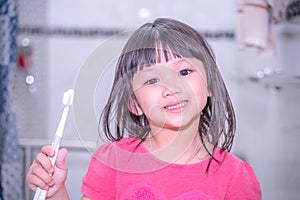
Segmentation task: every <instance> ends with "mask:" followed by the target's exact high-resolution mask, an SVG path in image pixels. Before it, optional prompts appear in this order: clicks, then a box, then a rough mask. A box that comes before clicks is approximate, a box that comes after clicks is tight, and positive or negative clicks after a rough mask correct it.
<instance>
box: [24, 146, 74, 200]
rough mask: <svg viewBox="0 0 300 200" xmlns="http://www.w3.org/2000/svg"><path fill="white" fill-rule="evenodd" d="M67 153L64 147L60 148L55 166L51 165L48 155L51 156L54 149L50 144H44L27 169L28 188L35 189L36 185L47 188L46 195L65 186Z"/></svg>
mask: <svg viewBox="0 0 300 200" xmlns="http://www.w3.org/2000/svg"><path fill="white" fill-rule="evenodd" d="M67 153H68V151H67V150H66V149H60V150H59V151H58V153H57V157H56V162H55V166H52V164H51V161H50V159H49V158H48V156H49V157H53V156H54V155H55V151H54V149H53V148H52V147H51V146H44V147H43V148H42V151H41V153H39V154H38V155H37V156H36V158H35V160H34V161H33V163H32V164H31V166H30V168H29V170H28V173H27V176H26V182H27V184H28V186H29V188H30V189H31V190H33V191H36V189H37V187H39V188H41V189H43V190H47V191H48V192H47V197H52V196H55V194H59V193H61V191H59V190H60V189H62V188H65V185H64V184H65V181H66V178H67V172H68V165H67V163H66V162H65V158H66V156H67Z"/></svg>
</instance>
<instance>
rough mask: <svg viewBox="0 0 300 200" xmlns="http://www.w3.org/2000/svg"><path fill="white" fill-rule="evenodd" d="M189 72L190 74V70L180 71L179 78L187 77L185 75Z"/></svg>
mask: <svg viewBox="0 0 300 200" xmlns="http://www.w3.org/2000/svg"><path fill="white" fill-rule="evenodd" d="M191 72H192V70H190V69H183V70H180V72H179V75H180V76H187V75H189V74H190V73H191Z"/></svg>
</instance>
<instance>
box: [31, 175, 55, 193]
mask: <svg viewBox="0 0 300 200" xmlns="http://www.w3.org/2000/svg"><path fill="white" fill-rule="evenodd" d="M28 182H30V184H28V186H29V188H30V189H31V190H33V191H36V189H37V188H38V187H39V188H41V189H43V190H48V189H49V188H50V187H51V186H49V185H48V184H47V183H45V182H44V181H43V180H42V179H40V178H39V177H37V176H33V175H31V176H29V177H28Z"/></svg>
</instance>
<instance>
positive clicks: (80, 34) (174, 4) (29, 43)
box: [0, 0, 300, 200]
mask: <svg viewBox="0 0 300 200" xmlns="http://www.w3.org/2000/svg"><path fill="white" fill-rule="evenodd" d="M248 2H250V3H251V1H248ZM257 2H259V1H256V3H257ZM273 2H277V4H276V3H272V1H261V2H260V3H261V4H260V5H252V4H249V5H250V6H249V5H248V6H245V5H244V4H243V3H245V2H243V1H237V0H227V1H217V0H211V1H199V0H190V1H180V0H172V1H171V0H165V1H160V2H159V1H145V0H130V1H121V0H102V1H98V0H90V1H84V0H73V1H70V0H51V1H47V0H30V1H26V0H8V1H0V6H1V9H0V10H1V11H0V12H1V15H0V16H1V18H0V19H1V24H0V26H1V33H2V34H1V37H2V38H1V44H2V46H1V45H0V46H1V51H2V57H1V65H3V66H4V67H3V66H1V101H3V102H4V103H3V102H1V103H2V104H3V105H4V107H5V108H7V109H2V110H1V129H2V130H1V135H2V136H1V137H6V136H7V137H12V138H13V139H11V140H5V139H3V138H2V141H1V145H2V146H1V151H0V153H1V154H2V155H1V171H2V173H1V174H2V175H1V176H0V178H1V194H2V197H3V199H22V198H23V197H24V199H25V200H27V199H32V195H33V194H32V192H30V191H29V189H28V188H27V186H26V185H25V183H24V181H25V177H24V176H25V174H26V171H27V169H28V167H29V165H30V164H31V162H32V159H33V158H34V157H35V156H36V154H37V153H38V152H39V150H40V148H41V146H43V145H45V144H49V143H50V142H51V139H52V138H53V136H54V133H55V131H56V128H57V125H58V122H59V118H60V116H61V113H62V109H63V105H62V103H61V99H62V96H63V93H64V91H65V90H67V89H69V88H73V87H74V86H75V84H76V80H77V77H78V74H79V72H80V70H81V68H82V65H83V63H84V62H85V60H86V59H87V58H88V57H89V55H90V54H91V53H92V52H93V51H94V50H95V49H96V48H97V47H99V45H100V46H101V44H103V43H104V42H105V41H107V39H109V38H111V37H112V36H113V35H115V34H117V33H120V32H122V31H127V30H133V29H135V28H137V27H139V26H140V25H142V24H143V23H144V22H148V21H151V20H152V19H155V18H157V17H171V18H175V19H178V20H181V21H183V22H185V23H187V24H189V25H191V26H193V27H194V28H195V29H197V30H198V31H199V32H201V33H202V34H203V35H204V36H205V37H206V38H207V40H208V42H209V43H210V44H211V46H212V48H213V50H214V52H215V55H216V58H217V63H218V66H219V68H220V70H221V73H222V75H223V78H224V80H225V82H226V84H227V87H228V90H229V93H230V95H231V98H232V101H233V104H234V107H235V111H236V115H237V133H236V138H235V143H234V147H233V149H232V153H233V154H235V155H237V156H239V157H240V158H242V159H244V160H246V161H247V162H249V163H250V164H251V166H252V167H253V169H254V171H255V173H256V175H257V178H258V179H259V182H260V184H261V188H262V192H263V199H266V200H282V199H285V200H296V199H299V196H300V173H299V172H298V171H299V169H300V156H299V154H298V149H299V141H300V123H299V119H300V104H299V102H300V56H299V55H300V54H299V52H300V17H299V7H300V6H299V1H295V0H290V1H282V2H281V1H273ZM280 3H281V4H280ZM279 4H280V5H279ZM12 14H13V16H14V17H12ZM7 16H8V19H9V20H7V18H5V17H7ZM11 24H13V25H14V26H15V27H12V25H11ZM6 30H13V32H12V36H13V37H8V35H10V36H11V32H10V33H8V34H7V33H6V34H4V31H6ZM5 37H8V38H9V39H6V38H5ZM9 40H12V41H13V42H12V43H11V45H10V48H12V49H13V50H9V51H8V50H7V49H5V48H4V45H3V43H2V42H3V41H4V42H7V41H9ZM113 40H114V41H116V42H117V43H118V44H123V43H124V42H125V40H126V37H122V36H120V37H119V38H118V37H116V38H114V39H113ZM5 51H7V52H8V54H12V56H8V57H9V58H10V59H8V60H9V61H7V62H6V60H5V59H4V57H5V55H6V54H5V55H4V56H3V54H4V53H5ZM6 57H7V56H6ZM13 59H15V61H13ZM7 63H10V64H12V65H13V66H10V67H8V68H5V66H6V65H5V64H7ZM7 66H9V65H7ZM7 66H6V67H7ZM112 68H113V64H112ZM4 69H10V70H4ZM112 70H113V69H108V70H106V73H105V74H106V78H101V80H99V81H98V83H97V84H98V85H97V87H96V88H94V89H95V98H94V105H93V106H94V115H95V116H94V117H95V118H96V119H97V116H98V115H99V112H100V110H101V106H103V104H104V102H105V100H106V96H107V95H106V94H107V92H108V90H109V89H110V81H111V77H112V75H111V74H112V73H113V72H112ZM7 75H8V77H9V78H6V77H7ZM100 86H101V87H100ZM7 94H9V95H7ZM87 104H88V103H87ZM79 115H80V114H79ZM2 116H6V118H5V117H4V118H3V117H2ZM7 116H14V117H13V118H9V117H7ZM75 118H76V116H75V115H74V112H73V109H71V113H70V115H69V117H68V120H67V124H66V128H65V132H64V136H63V142H62V145H63V146H64V147H67V148H68V149H69V155H68V157H67V159H68V160H67V161H68V163H69V175H68V179H67V187H68V190H69V193H70V197H71V199H79V198H80V196H81V194H80V186H81V179H82V176H83V175H84V174H85V172H86V170H87V166H88V163H89V159H90V156H91V154H90V151H89V150H88V146H89V145H91V146H93V145H96V142H95V141H96V140H97V134H98V133H97V127H94V125H95V124H94V123H90V124H88V123H89V121H93V120H94V119H86V121H85V122H86V123H87V124H86V125H87V126H93V127H94V128H92V129H91V130H95V131H90V130H87V132H86V133H85V132H84V133H83V132H82V131H81V130H80V131H78V125H77V124H76V119H75ZM8 119H11V120H10V121H9V120H8ZM7 124H9V125H7ZM96 125H97V124H96ZM12 130H13V131H12ZM9 135H10V136H9ZM9 142H10V143H9ZM10 144H12V145H10ZM7 146H10V147H13V149H10V148H9V147H7ZM7 149H10V150H7ZM7 151H8V152H7ZM3 155H5V156H6V157H12V156H15V157H14V158H15V159H11V160H9V159H4V158H3V157H5V156H3ZM16 163H17V164H16ZM3 166H4V167H3ZM11 166H14V167H13V168H12V167H11ZM5 170H7V171H5ZM13 170H15V171H17V172H18V173H20V176H16V175H14V174H15V173H14V171H13ZM6 172H9V173H6ZM3 174H4V175H3ZM7 176H8V177H7ZM9 184H10V185H9ZM103 184H104V183H103ZM5 197H6V198H5Z"/></svg>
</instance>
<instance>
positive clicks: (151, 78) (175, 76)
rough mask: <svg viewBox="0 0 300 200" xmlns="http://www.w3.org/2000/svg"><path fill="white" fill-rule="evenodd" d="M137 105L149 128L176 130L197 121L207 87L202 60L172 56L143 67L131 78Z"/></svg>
mask: <svg viewBox="0 0 300 200" xmlns="http://www.w3.org/2000/svg"><path fill="white" fill-rule="evenodd" d="M132 86H133V92H134V95H135V96H136V100H137V102H136V107H137V109H133V108H132V107H130V106H129V109H130V110H131V111H132V112H133V113H134V114H136V115H138V116H139V115H143V114H145V116H146V117H147V120H148V122H149V124H150V126H151V128H153V127H154V126H155V127H158V128H168V129H172V130H178V129H181V128H184V127H185V126H190V125H192V124H193V125H197V126H198V124H199V119H200V115H201V111H202V110H203V108H204V107H205V105H206V101H207V97H208V96H209V91H208V89H207V81H206V73H205V69H204V66H203V63H202V62H201V61H200V60H197V59H195V58H174V59H171V60H170V61H168V62H162V63H158V64H154V65H151V66H150V67H143V69H141V70H138V71H137V73H136V74H135V75H134V76H133V80H132Z"/></svg>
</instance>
